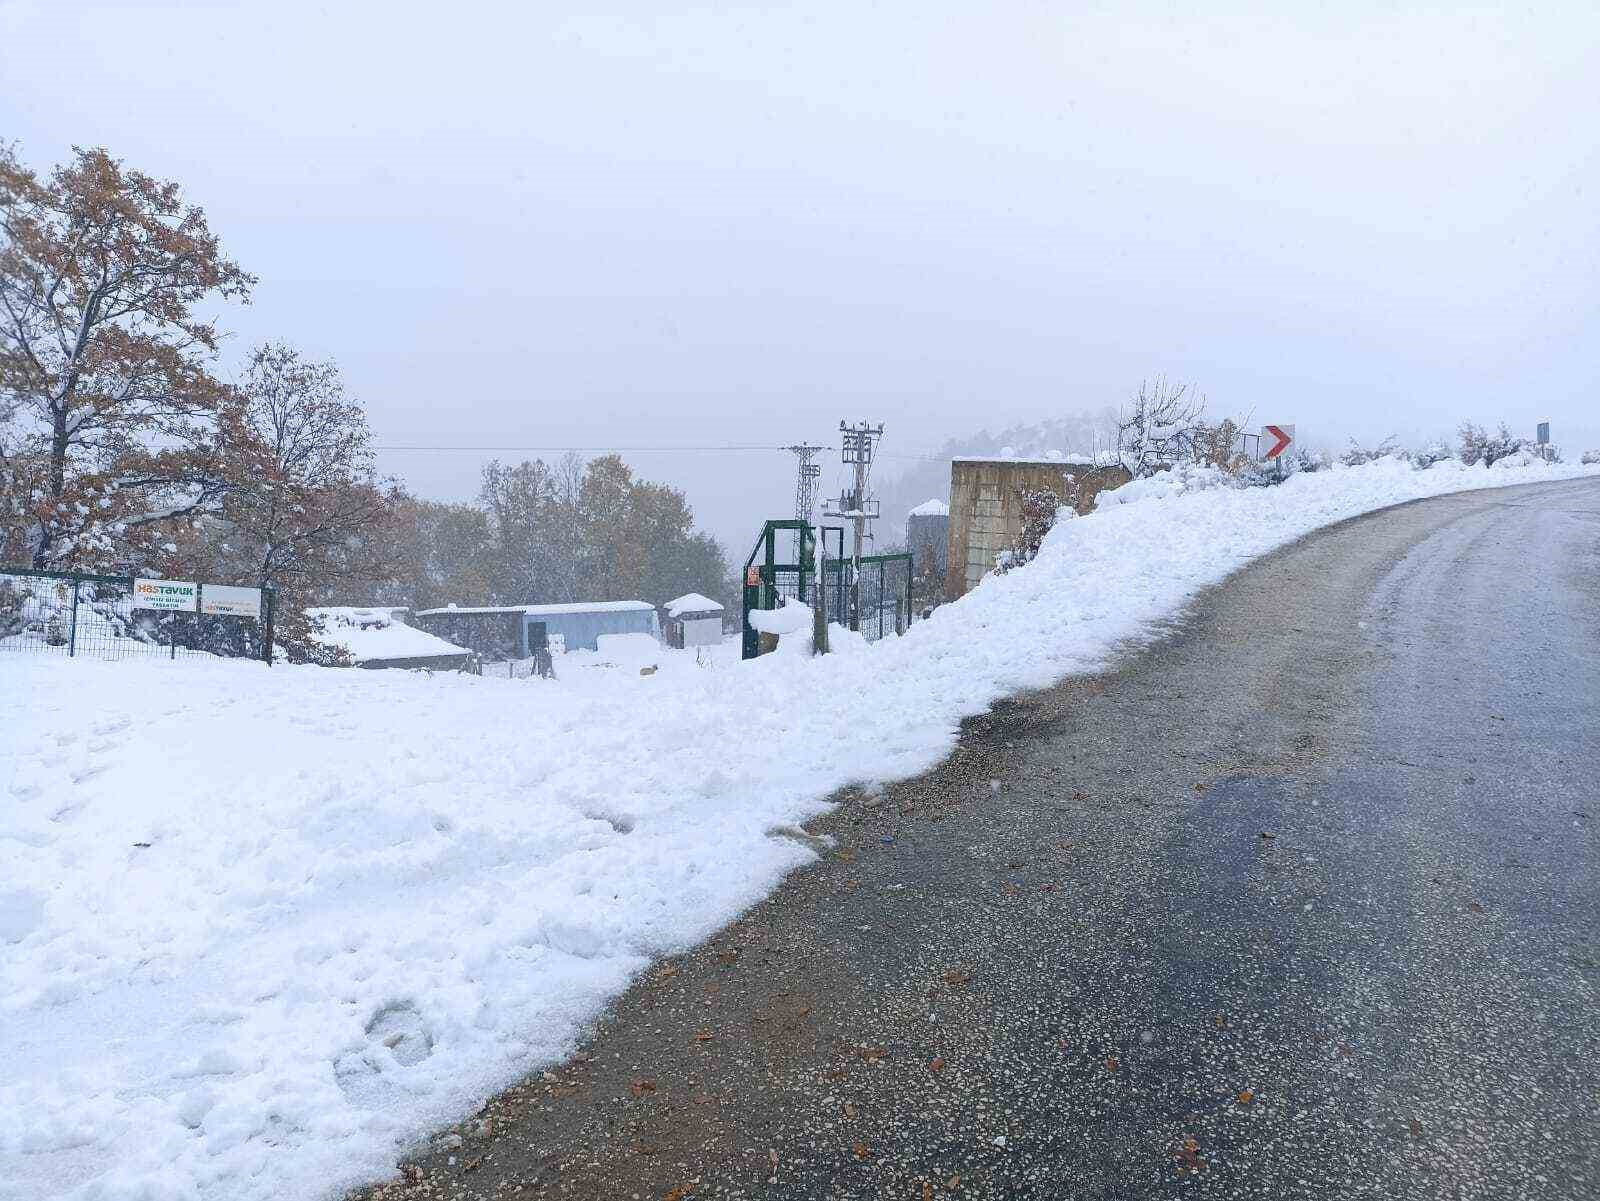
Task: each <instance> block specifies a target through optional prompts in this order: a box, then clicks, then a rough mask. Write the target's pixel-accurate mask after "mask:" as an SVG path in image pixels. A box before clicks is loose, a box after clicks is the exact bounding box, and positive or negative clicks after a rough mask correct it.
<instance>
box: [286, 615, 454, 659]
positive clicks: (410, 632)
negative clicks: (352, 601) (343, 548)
mask: <svg viewBox="0 0 1600 1201" xmlns="http://www.w3.org/2000/svg"><path fill="white" fill-rule="evenodd" d="M306 615H307V616H308V617H310V618H311V619H312V621H314V622H318V623H320V626H321V628H320V630H319V631H318V632H316V633H314V634H312V638H314V639H315V640H316V641H317V642H320V643H322V645H323V646H329V647H338V648H339V649H341V650H343V651H344V652H345V653H346V654H347V655H349V656H350V661H351V662H352V663H371V662H374V661H377V660H382V659H431V658H436V657H438V656H442V655H465V654H467V653H468V652H467V651H466V650H465V649H464V648H462V647H459V646H457V645H455V643H453V642H446V641H445V640H444V639H443V638H440V637H438V636H437V635H434V634H430V633H428V632H427V631H426V630H419V629H417V628H416V627H415V626H408V625H406V623H405V622H403V621H400V620H398V619H397V618H396V617H395V616H394V613H393V612H392V611H391V610H389V609H362V608H354V607H351V606H348V605H326V606H323V607H322V608H318V609H307V610H306Z"/></svg>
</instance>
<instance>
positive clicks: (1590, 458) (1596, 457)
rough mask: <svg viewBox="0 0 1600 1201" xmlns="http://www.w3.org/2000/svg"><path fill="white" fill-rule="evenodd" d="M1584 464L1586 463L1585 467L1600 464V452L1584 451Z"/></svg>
mask: <svg viewBox="0 0 1600 1201" xmlns="http://www.w3.org/2000/svg"><path fill="white" fill-rule="evenodd" d="M1583 462H1584V464H1585V465H1587V464H1589V463H1600V450H1586V451H1584V452H1583Z"/></svg>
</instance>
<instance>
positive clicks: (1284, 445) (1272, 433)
mask: <svg viewBox="0 0 1600 1201" xmlns="http://www.w3.org/2000/svg"><path fill="white" fill-rule="evenodd" d="M1269 438H1270V439H1272V440H1273V442H1274V443H1275V444H1274V445H1273V446H1271V447H1269V448H1268V450H1267V458H1269V459H1276V458H1277V457H1278V456H1279V455H1281V454H1282V453H1283V452H1284V451H1286V450H1288V449H1289V444H1290V443H1291V442H1293V441H1294V426H1292V425H1264V426H1262V427H1261V440H1262V441H1263V442H1265V441H1266V440H1267V439H1269Z"/></svg>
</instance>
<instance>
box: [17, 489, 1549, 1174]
mask: <svg viewBox="0 0 1600 1201" xmlns="http://www.w3.org/2000/svg"><path fill="white" fill-rule="evenodd" d="M1563 474H1567V475H1577V474H1581V472H1580V471H1578V469H1553V468H1549V467H1546V466H1545V465H1542V464H1533V463H1526V464H1510V465H1504V466H1497V467H1496V468H1495V469H1493V470H1484V469H1481V468H1478V469H1466V468H1461V467H1459V466H1458V465H1449V464H1445V465H1440V466H1436V467H1434V468H1432V469H1430V470H1427V471H1416V470H1413V469H1412V468H1411V467H1409V466H1408V465H1406V464H1403V463H1400V462H1397V461H1385V462H1380V463H1376V464H1372V465H1370V466H1368V467H1363V468H1359V469H1353V470H1347V471H1346V470H1341V471H1333V472H1327V473H1317V474H1316V475H1311V476H1302V477H1297V478H1295V479H1292V480H1291V481H1289V482H1288V483H1287V484H1285V485H1283V486H1282V487H1279V488H1274V489H1258V490H1250V491H1237V490H1233V489H1228V488H1224V487H1220V486H1218V481H1217V479H1216V478H1215V477H1214V476H1207V475H1206V474H1205V473H1182V474H1174V475H1172V476H1169V477H1164V478H1162V479H1158V480H1155V481H1150V482H1147V483H1142V484H1138V485H1132V486H1129V487H1128V488H1124V489H1121V490H1118V491H1117V492H1116V493H1112V494H1109V497H1108V499H1109V498H1114V499H1113V500H1112V503H1110V504H1109V505H1108V507H1107V508H1106V510H1105V511H1104V512H1100V513H1097V514H1096V515H1094V516H1093V517H1090V518H1084V519H1079V520H1074V521H1069V522H1067V523H1065V524H1064V525H1063V526H1062V527H1061V528H1060V529H1058V530H1057V531H1056V532H1055V533H1053V534H1052V535H1051V537H1050V539H1049V540H1048V541H1047V544H1046V548H1045V550H1044V552H1043V553H1042V554H1041V556H1040V558H1039V559H1038V560H1037V561H1036V562H1035V563H1033V564H1032V565H1030V566H1029V567H1028V568H1026V569H1025V570H1021V571H1017V572H1014V573H1012V574H1010V575H1008V576H1005V577H1001V578H996V579H991V580H989V581H987V582H985V583H984V584H983V585H982V586H981V587H980V588H978V589H977V590H975V591H974V592H973V593H972V594H970V595H969V597H967V598H965V599H963V601H962V602H960V603H959V604H956V605H951V606H947V607H946V608H944V609H941V610H940V611H939V612H938V614H936V616H935V617H934V619H933V620H931V621H929V622H926V623H923V624H921V625H919V626H918V627H916V628H914V629H913V630H912V631H911V632H910V634H909V635H908V636H906V637H905V638H902V639H894V640H890V641H888V642H886V643H881V644H878V645H876V646H874V647H872V648H870V649H860V650H859V651H858V653H855V654H841V655H835V656H829V657H828V658H826V659H821V660H806V659H796V658H793V657H789V656H774V657H771V658H769V659H767V660H762V661H758V662H756V663H753V664H744V665H738V666H730V665H726V664H722V665H719V666H716V667H714V668H712V669H709V670H700V669H697V668H694V669H690V668H685V669H684V670H677V669H674V670H663V671H662V672H660V673H658V674H656V675H654V676H650V677H645V678H641V677H639V676H638V675H636V674H631V673H630V674H622V673H618V674H616V675H612V676H608V677H606V680H608V681H609V682H601V683H597V684H596V685H595V686H593V687H577V688H575V687H573V686H572V684H571V681H566V682H559V681H558V682H556V683H554V684H547V683H546V682H543V681H537V682H536V681H506V680H480V679H468V678H434V679H425V678H418V677H411V676H400V675H395V674H385V673H364V672H353V671H344V672H340V671H325V670H320V669H314V668H301V669H288V668H284V669H278V668H274V669H271V670H268V669H266V668H265V667H262V666H260V665H256V664H243V663H222V662H219V663H216V664H205V663H194V662H191V663H177V664H171V663H161V662H155V663H95V662H90V661H82V660H79V661H74V662H64V661H46V660H43V659H40V658H30V657H21V656H19V657H17V658H15V659H6V660H5V661H4V662H3V664H0V670H3V671H4V673H5V679H4V683H5V687H4V688H0V789H3V790H4V791H3V792H0V1035H3V1044H4V1045H3V1050H4V1053H5V1063H6V1071H5V1072H4V1073H3V1074H0V1196H4V1197H26V1198H30V1199H31V1198H35V1197H54V1196H76V1197H82V1198H90V1197H94V1198H107V1199H114V1198H134V1197H137V1198H148V1199H152V1201H165V1199H167V1198H208V1199H209V1198H227V1199H228V1201H251V1199H260V1198H276V1197H289V1196H293V1197H297V1198H298V1197H315V1196H331V1195H335V1194H336V1193H337V1192H338V1191H339V1190H340V1189H341V1188H343V1187H345V1186H347V1185H349V1184H352V1183H355V1182H357V1181H360V1180H362V1179H372V1178H377V1177H381V1176H383V1175H385V1174H386V1173H388V1172H389V1171H391V1170H392V1168H393V1164H394V1162H395V1157H396V1155H397V1153H398V1151H399V1150H400V1149H402V1148H404V1147H406V1146H409V1145H412V1144H413V1143H414V1142H415V1141H416V1140H418V1139H420V1138H422V1137H423V1136H425V1135H426V1133H427V1132H428V1131H429V1130H430V1129H431V1128H433V1127H434V1126H436V1125H437V1124H439V1123H442V1122H446V1121H451V1120H454V1119H456V1118H457V1117H459V1115H461V1114H462V1113H464V1112H468V1111H469V1110H471V1109H472V1108H473V1107H474V1106H476V1105H477V1104H478V1103H479V1102H481V1100H482V1099H483V1098H484V1097H486V1096H488V1095H489V1094H490V1093H491V1092H492V1091H493V1090H494V1089H496V1088H499V1087H503V1086H504V1085H506V1084H508V1083H510V1082H512V1081H514V1080H516V1079H518V1078H519V1077H520V1076H522V1075H523V1074H525V1073H526V1072H528V1071H529V1070H530V1069H535V1068H539V1067H541V1066H543V1065H546V1064H549V1063H552V1062H554V1061H557V1060H559V1059H561V1058H562V1057H563V1056H564V1055H566V1054H567V1053H568V1052H569V1051H570V1050H572V1049H573V1047H574V1046H575V1045H576V1040H577V1039H578V1038H579V1037H580V1036H581V1034H582V1031H583V1028H584V1024H585V1023H586V1022H587V1021H589V1020H591V1019H592V1018H593V1017H594V1016H595V1015H596V1014H597V1013H598V1012H599V1010H600V1008H601V1006H602V1005H603V1004H604V1002H605V1001H606V1000H608V999H609V998H612V997H614V996H615V995H616V994H618V993H619V992H621V991H622V990H623V989H624V988H626V987H627V985H628V983H629V981H630V980H631V979H632V978H633V977H634V976H635V975H636V974H637V973H639V972H640V971H641V970H643V969H644V968H646V967H647V966H648V965H649V964H650V963H651V962H652V961H653V960H655V959H658V958H660V957H661V956H663V955H667V954H671V953H674V952H678V951H682V950H684V949H685V948H688V947H690V946H692V945H694V944H695V943H696V942H697V941H698V940H700V939H703V938H705V937H707V936H708V935H710V934H712V933H713V932H715V931H716V930H718V929H719V928H720V927H721V926H722V925H723V924H724V923H725V922H726V921H728V920H729V919H730V918H731V917H733V916H734V915H735V914H737V913H738V912H739V911H741V910H742V909H744V908H745V907H746V906H748V905H750V904H752V903H754V902H755V901H757V900H758V899H759V898H760V897H762V896H763V895H765V894H766V892H767V891H768V890H770V889H771V888H772V887H773V886H774V885H775V884H776V883H777V882H778V881H779V880H780V879H781V878H782V877H783V876H784V874H785V873H786V872H788V871H789V870H790V869H792V868H793V867H795V866H797V865H799V864H801V863H804V862H806V861H808V860H811V859H812V858H814V856H815V852H814V850H813V849H812V848H811V847H810V846H808V845H807V844H806V843H805V842H804V841H803V840H797V839H794V838H790V837H785V836H782V835H781V833H777V832H778V831H780V829H781V828H782V827H784V826H785V825H786V824H789V823H794V822H797V821H801V820H805V819H808V818H814V817H817V816H819V815H821V814H822V813H824V812H825V811H826V810H827V802H826V798H827V797H828V796H829V795H830V794H831V793H832V792H833V791H834V790H836V789H838V788H841V787H844V786H846V785H849V784H851V783H853V782H858V781H875V780H894V779H904V778H907V777H910V776H913V775H915V774H917V773H918V772H921V771H924V770H926V769H928V768H929V767H932V766H933V765H934V764H936V763H937V762H939V760H941V759H942V758H943V757H944V756H945V755H946V754H947V753H948V752H949V751H950V749H951V747H952V746H953V745H954V742H955V737H956V732H957V729H958V726H959V723H960V722H961V720H962V719H963V718H968V717H971V716H973V715H975V714H978V713H981V712H983V711H984V710H985V709H986V708H987V707H988V706H989V705H990V704H991V703H992V702H993V701H995V700H996V699H997V698H1000V697H1002V696H1004V695H1007V694H1009V693H1012V692H1015V691H1016V690H1018V689H1021V688H1026V687H1030V686H1042V685H1046V684H1049V683H1050V682H1052V681H1054V680H1057V679H1059V678H1061V677H1062V676H1063V675H1065V674H1067V673H1071V672H1083V671H1088V670H1092V669H1094V668H1096V667H1099V666H1102V665H1103V664H1104V663H1106V662H1107V660H1108V656H1109V655H1110V654H1111V653H1112V650H1113V648H1114V647H1116V646H1117V645H1118V644H1119V642H1121V641H1122V640H1125V639H1129V638H1140V637H1149V636H1151V635H1152V634H1153V633H1154V632H1156V631H1157V630H1158V628H1159V623H1160V622H1161V621H1162V620H1164V619H1165V618H1167V617H1169V616H1170V615H1171V614H1172V613H1173V612H1175V611H1176V610H1177V609H1178V608H1180V607H1181V606H1182V605H1183V604H1184V603H1185V602H1186V601H1187V600H1189V599H1190V598H1191V597H1192V596H1193V595H1194V593H1195V592H1196V591H1197V590H1198V589H1200V588H1201V587H1203V586H1205V585H1207V584H1211V583H1215V582H1216V581H1218V580H1219V579H1221V578H1222V577H1223V576H1224V575H1225V574H1226V573H1227V572H1228V571H1230V570H1232V569H1233V568H1234V567H1236V566H1238V565H1239V564H1240V563H1242V562H1245V561H1246V560H1248V559H1249V558H1251V557H1253V556H1256V555H1259V554H1262V553H1264V552H1266V551H1269V550H1271V549H1272V548H1274V547H1276V546H1280V545H1282V544H1284V543H1285V542H1287V541H1289V540H1291V539H1293V538H1295V537H1297V536H1299V535H1301V534H1303V533H1305V532H1307V531H1308V530H1311V529H1314V528H1316V527H1318V526H1321V525H1325V524H1328V523H1329V522H1332V521H1336V520H1338V519H1340V518H1342V517H1348V516H1351V515H1353V514H1356V513H1360V512H1364V511H1367V510H1370V509H1373V508H1376V507H1379V506H1382V505H1385V504H1391V503H1394V502H1396V501H1402V500H1407V499H1411V498H1414V497H1417V496H1425V495H1429V494H1432V493H1437V492H1444V491H1450V490H1455V489H1460V488H1465V487H1474V486H1476V487H1482V486H1485V485H1487V484H1490V483H1499V484H1508V483H1515V482H1518V481H1521V480H1533V479H1542V480H1550V479H1556V478H1560V477H1561V476H1562V475H1563ZM1550 494H1551V495H1554V488H1552V491H1551V493H1550ZM1540 565H1541V564H1539V563H1537V562H1533V563H1531V564H1530V566H1540ZM1279 616H1280V617H1281V613H1280V614H1279ZM819 698H821V699H822V701H823V703H821V704H819V703H818V699H819ZM775 835H776V836H775ZM886 836H888V835H886Z"/></svg>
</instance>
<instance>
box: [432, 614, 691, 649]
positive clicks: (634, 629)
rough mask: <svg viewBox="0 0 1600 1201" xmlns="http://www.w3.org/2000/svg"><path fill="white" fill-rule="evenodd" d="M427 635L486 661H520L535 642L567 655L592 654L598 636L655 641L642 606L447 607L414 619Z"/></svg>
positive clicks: (654, 621)
mask: <svg viewBox="0 0 1600 1201" xmlns="http://www.w3.org/2000/svg"><path fill="white" fill-rule="evenodd" d="M414 620H415V622H416V624H417V625H418V626H420V627H421V628H422V629H425V630H427V631H428V632H429V633H432V634H437V635H438V636H439V637H441V638H445V639H448V640H449V641H451V642H454V643H457V644H458V645H461V646H467V647H471V648H472V649H473V650H475V651H477V652H478V653H479V654H480V655H483V656H485V657H487V658H491V659H526V658H527V657H528V656H529V655H531V654H533V652H534V650H535V648H536V647H537V646H538V644H539V642H540V640H541V636H542V638H543V641H544V642H545V644H546V645H549V644H551V643H554V642H555V641H556V640H557V639H558V638H559V639H560V641H561V643H562V644H563V645H564V647H565V649H567V650H569V651H576V650H590V651H592V650H598V649H599V646H600V643H599V639H600V635H602V634H649V635H650V636H651V637H652V638H660V637H661V622H660V619H659V618H658V617H657V616H656V608H655V606H654V605H652V604H650V603H649V602H647V601H637V600H624V601H578V602H576V603H571V604H561V605H486V606H479V607H472V608H463V607H459V606H456V605H447V606H445V607H444V608H442V609H423V610H421V611H420V612H419V613H417V615H416V617H415V618H414Z"/></svg>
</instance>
